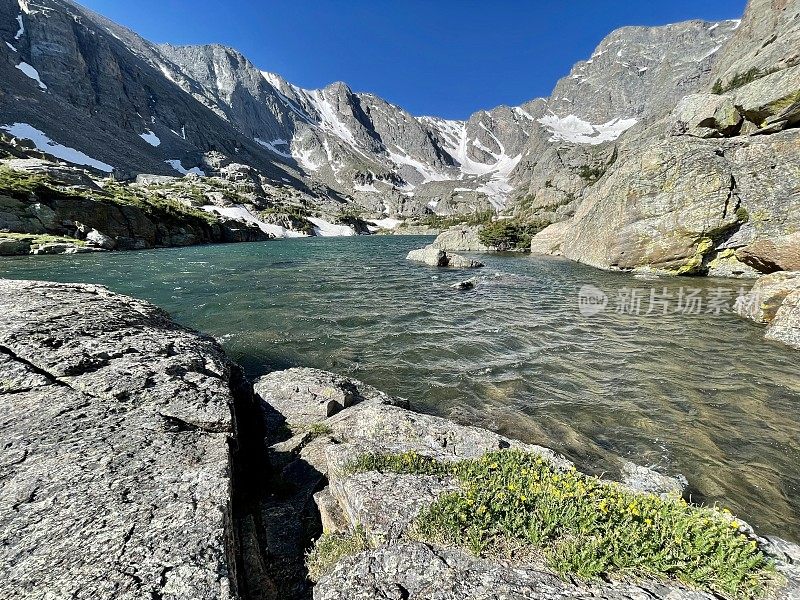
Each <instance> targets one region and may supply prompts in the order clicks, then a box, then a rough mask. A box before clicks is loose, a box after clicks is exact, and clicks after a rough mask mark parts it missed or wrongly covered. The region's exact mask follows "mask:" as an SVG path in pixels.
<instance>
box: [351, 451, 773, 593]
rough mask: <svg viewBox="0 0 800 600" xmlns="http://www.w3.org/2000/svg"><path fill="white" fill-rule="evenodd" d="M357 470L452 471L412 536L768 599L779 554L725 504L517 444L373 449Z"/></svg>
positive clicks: (558, 567) (593, 574)
mask: <svg viewBox="0 0 800 600" xmlns="http://www.w3.org/2000/svg"><path fill="white" fill-rule="evenodd" d="M349 470H350V471H351V472H356V471H366V470H377V471H382V472H391V473H408V474H424V475H437V476H450V477H454V478H456V479H457V480H458V481H459V482H460V486H461V489H460V490H459V491H457V492H453V493H448V494H445V495H444V496H441V497H440V498H439V499H438V500H437V501H436V502H434V503H433V504H432V505H431V506H430V507H428V508H427V509H426V510H424V511H423V512H422V513H421V514H420V516H419V518H418V519H417V521H416V523H415V530H414V535H416V536H418V537H419V538H421V539H423V540H427V541H429V542H432V543H438V544H443V545H455V546H460V547H463V548H465V549H468V550H471V551H472V552H473V553H475V554H476V555H494V556H497V555H500V556H504V557H506V558H513V557H514V556H516V555H517V554H522V555H523V556H524V555H525V553H526V552H528V553H533V555H538V556H540V557H542V558H543V559H545V560H546V562H547V564H548V565H549V566H550V567H551V568H552V569H553V570H554V571H556V572H557V573H559V574H562V575H566V574H575V575H577V576H579V577H581V578H584V579H595V578H598V577H600V576H610V575H614V574H617V575H620V576H622V575H633V576H638V577H654V578H656V579H667V578H668V579H673V580H678V581H680V582H683V583H685V584H688V585H691V586H693V587H696V588H698V589H701V590H705V591H708V592H711V593H714V594H717V595H720V596H724V597H728V598H737V599H746V598H755V597H758V596H761V595H762V594H763V593H764V592H765V591H766V589H767V588H768V587H769V585H770V584H771V583H772V582H774V580H775V578H776V576H775V570H774V566H773V564H772V563H771V561H770V560H769V559H768V558H767V557H766V556H765V555H764V554H763V553H762V552H761V551H760V550H759V549H758V547H757V545H756V542H755V541H752V540H750V539H748V537H747V536H745V535H744V534H743V533H741V532H740V524H739V523H738V522H737V521H736V520H735V519H733V517H732V516H731V515H730V513H728V512H727V511H724V510H719V509H717V508H714V507H700V506H692V505H689V504H687V503H686V502H685V501H684V500H683V499H681V498H679V497H666V498H661V497H659V496H656V495H653V494H640V493H635V492H633V491H631V490H628V489H627V488H625V487H623V486H621V485H618V484H614V483H609V482H604V481H602V480H600V479H599V478H596V477H590V476H586V475H583V474H581V473H578V472H576V471H575V470H574V469H573V470H568V471H562V470H558V469H556V468H555V467H554V466H553V465H552V464H551V463H550V462H548V461H547V460H545V459H543V458H542V457H540V456H538V455H535V454H530V453H525V452H522V451H518V450H506V451H497V452H490V453H487V454H485V455H484V456H482V457H481V458H478V459H474V460H466V461H460V462H447V463H445V462H439V461H436V460H434V459H431V458H427V457H424V456H420V455H418V454H415V453H406V454H394V455H393V454H389V455H381V454H375V455H366V456H363V457H360V458H359V459H358V460H356V461H355V462H354V463H353V464H351V465H350V466H349Z"/></svg>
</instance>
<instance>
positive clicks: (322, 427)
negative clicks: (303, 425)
mask: <svg viewBox="0 0 800 600" xmlns="http://www.w3.org/2000/svg"><path fill="white" fill-rule="evenodd" d="M307 433H308V435H309V436H310V438H311V439H312V440H313V439H316V438H318V437H322V436H324V435H330V434H332V433H333V429H331V427H330V425H328V424H327V423H312V424H311V425H310V426H309V428H308V432H307Z"/></svg>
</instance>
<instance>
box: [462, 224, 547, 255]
mask: <svg viewBox="0 0 800 600" xmlns="http://www.w3.org/2000/svg"><path fill="white" fill-rule="evenodd" d="M546 226H547V224H545V223H522V222H520V221H516V220H511V219H507V220H501V221H495V222H493V223H487V224H486V225H484V226H483V228H482V229H481V230H480V232H479V233H478V239H480V241H481V243H482V244H483V245H484V246H488V247H489V248H493V249H495V250H500V251H510V250H524V249H527V248H529V247H530V245H531V238H532V237H533V236H534V235H536V234H537V233H539V232H540V231H541V230H542V229H544V228H545V227H546Z"/></svg>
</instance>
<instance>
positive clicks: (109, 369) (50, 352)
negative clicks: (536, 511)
mask: <svg viewBox="0 0 800 600" xmlns="http://www.w3.org/2000/svg"><path fill="white" fill-rule="evenodd" d="M0 303H2V308H3V310H2V312H0V315H2V316H0V362H1V363H2V368H0V381H1V382H2V389H1V390H0V414H2V419H0V423H2V425H1V426H0V439H2V442H3V444H2V450H0V460H2V467H1V468H2V477H1V478H0V489H1V490H2V492H0V497H2V498H3V500H2V502H1V503H0V524H1V525H2V528H1V530H2V531H3V543H2V544H0V597H9V598H12V597H13V598H21V597H25V598H31V599H40V598H41V599H45V598H47V599H50V598H68V597H72V598H112V597H113V598H122V599H124V598H131V599H133V598H137V599H138V598H142V597H152V598H159V599H175V600H177V599H179V598H181V599H185V598H198V599H203V598H208V599H212V598H214V599H217V598H219V599H226V598H231V599H232V598H239V599H242V600H251V599H272V598H275V599H278V598H280V599H291V598H310V597H311V596H312V595H313V597H314V598H317V599H329V598H330V599H333V598H348V599H353V598H364V599H367V598H370V599H372V598H376V599H378V598H380V599H383V598H411V599H419V600H422V599H433V598H437V599H439V598H441V599H451V598H452V599H455V598H542V597H546V598H567V597H579V598H588V597H594V598H597V597H600V598H620V599H621V598H654V597H655V598H667V597H669V598H687V599H688V598H692V599H698V600H699V599H700V598H712V597H713V596H711V595H709V594H708V593H705V592H700V591H696V590H691V589H689V588H687V587H685V586H683V585H680V584H678V583H676V582H674V581H671V580H662V581H655V580H653V581H650V580H646V579H639V580H631V579H629V578H621V579H613V580H609V581H606V582H589V583H587V582H583V581H581V580H579V579H577V578H575V577H567V578H563V577H558V576H557V575H555V574H554V573H552V572H551V571H550V570H549V569H548V568H546V567H545V566H544V565H543V564H542V563H541V562H537V561H536V560H531V559H529V558H528V559H525V560H520V559H513V560H510V559H505V558H496V557H495V558H493V557H491V556H475V555H473V554H471V553H470V552H468V551H466V550H464V549H460V548H458V547H450V546H447V545H444V546H442V545H437V544H435V543H431V542H429V541H425V540H420V539H419V538H417V537H415V536H414V535H412V529H413V528H412V524H413V522H414V520H415V519H416V518H417V516H418V515H419V514H420V512H421V511H423V510H425V509H426V507H429V506H431V504H432V503H433V502H435V501H436V500H437V499H439V498H441V497H442V494H446V493H449V492H452V491H453V490H454V489H455V488H454V485H455V484H454V482H453V481H452V480H450V479H448V478H446V477H444V478H443V477H437V476H431V475H425V474H411V473H409V474H396V473H392V472H388V471H380V470H379V471H376V470H366V471H360V472H353V471H352V470H349V469H348V468H347V465H348V464H350V463H351V462H352V461H353V460H354V459H357V457H359V456H364V455H365V454H368V453H409V452H411V453H413V454H414V455H419V456H424V457H426V458H428V459H431V460H437V461H442V462H443V464H455V462H457V461H462V460H468V459H477V458H480V457H482V456H485V455H486V453H487V452H489V453H491V452H495V451H505V450H511V451H513V450H515V449H516V450H521V451H524V452H526V453H530V454H532V455H535V456H539V457H541V458H542V460H544V461H545V462H546V463H547V464H548V465H551V467H552V468H553V469H557V470H560V469H566V470H567V471H569V469H571V463H569V461H567V460H566V459H565V458H563V457H561V456H559V455H558V454H557V453H555V452H553V451H552V450H549V449H546V448H542V447H538V446H532V445H527V444H523V443H521V442H518V441H516V440H512V439H508V438H505V437H503V436H500V435H497V434H495V433H492V432H490V431H487V430H483V429H479V428H476V427H468V426H462V425H458V424H455V423H453V422H451V421H448V420H446V419H443V418H439V417H434V416H430V415H425V414H420V413H416V412H413V410H410V407H409V403H408V402H407V401H405V400H403V399H398V398H393V397H390V396H388V395H386V394H384V393H382V392H380V391H379V390H377V389H375V388H372V387H370V386H368V385H365V384H363V383H361V382H359V381H357V380H354V379H350V378H347V377H341V376H338V375H334V374H332V373H326V372H323V371H318V370H314V369H304V368H299V369H289V370H286V371H279V372H274V373H270V374H268V375H266V376H264V377H262V378H260V379H259V380H257V381H256V382H255V383H254V384H251V383H249V382H248V381H247V380H246V379H245V378H244V376H243V374H242V372H241V369H240V368H239V367H237V366H236V365H235V364H233V363H232V362H231V361H230V360H229V359H228V358H227V357H226V356H225V355H224V352H223V351H222V349H221V348H220V346H219V345H218V344H217V343H216V342H215V341H214V340H213V339H211V338H209V337H207V336H204V335H202V334H199V333H197V332H193V331H190V330H187V329H185V328H183V327H181V326H179V325H176V324H175V323H174V322H173V321H171V319H170V318H169V317H168V315H166V314H165V313H164V312H163V311H161V310H159V309H157V308H155V307H154V306H152V305H150V304H148V303H146V302H142V301H139V300H134V299H132V298H128V297H125V296H121V295H118V294H114V293H111V292H109V291H108V290H107V289H105V288H103V287H100V286H92V285H80V284H55V283H45V282H30V281H10V280H0ZM622 471H623V474H624V476H625V479H624V482H625V483H624V484H621V486H622V487H621V488H620V489H623V490H629V491H630V493H634V490H640V492H638V493H645V492H648V493H673V494H674V493H675V492H676V491H679V490H681V489H682V487H683V485H685V482H681V481H680V480H677V479H674V478H669V477H665V476H663V475H661V474H658V473H655V472H653V471H650V470H648V469H645V468H643V467H637V466H636V465H631V464H628V465H624V466H623V467H622ZM626 493H627V492H626ZM736 526H737V527H738V528H739V530H740V531H741V532H742V535H745V536H748V537H749V538H750V539H752V540H753V542H754V543H755V544H757V545H758V548H760V550H761V551H762V552H764V553H766V554H767V555H769V556H771V557H773V558H774V559H775V560H776V561H777V565H778V571H780V572H781V573H782V574H783V575H782V576H783V577H785V578H786V581H787V584H786V585H782V586H779V587H778V588H776V589H773V590H772V592H771V595H772V596H774V597H777V598H797V597H798V593H800V592H799V590H800V587H799V586H800V573H799V572H798V561H800V549H798V548H797V547H796V546H793V545H791V544H788V543H786V542H783V541H781V540H777V539H766V538H761V537H757V536H755V534H754V533H752V530H750V529H749V528H748V527H747V526H746V525H744V524H741V523H737V524H736ZM323 531H324V532H325V534H326V535H328V536H342V535H349V534H352V533H353V532H354V531H360V532H363V544H362V545H361V546H354V547H353V548H351V550H352V551H348V552H342V553H341V554H337V555H336V556H335V557H334V558H335V560H330V559H329V560H328V561H327V563H326V566H325V568H324V569H323V571H322V572H320V573H316V576H317V579H318V581H317V583H316V584H314V583H312V581H311V580H310V579H309V578H308V571H307V569H308V566H309V565H308V563H307V553H308V552H309V550H310V549H311V548H312V547H313V545H314V540H316V539H317V538H318V537H319V536H320V534H322V533H323ZM316 552H317V555H319V548H317V550H316Z"/></svg>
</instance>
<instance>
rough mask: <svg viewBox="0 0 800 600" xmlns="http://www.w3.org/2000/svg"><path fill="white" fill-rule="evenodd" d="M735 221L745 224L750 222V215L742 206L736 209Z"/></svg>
mask: <svg viewBox="0 0 800 600" xmlns="http://www.w3.org/2000/svg"><path fill="white" fill-rule="evenodd" d="M736 220H737V221H739V223H747V222H748V221H749V220H750V213H748V212H747V209H746V208H745V207H744V206H740V207H739V208H737V209H736Z"/></svg>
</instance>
